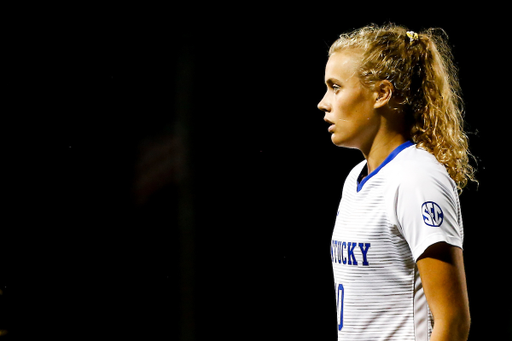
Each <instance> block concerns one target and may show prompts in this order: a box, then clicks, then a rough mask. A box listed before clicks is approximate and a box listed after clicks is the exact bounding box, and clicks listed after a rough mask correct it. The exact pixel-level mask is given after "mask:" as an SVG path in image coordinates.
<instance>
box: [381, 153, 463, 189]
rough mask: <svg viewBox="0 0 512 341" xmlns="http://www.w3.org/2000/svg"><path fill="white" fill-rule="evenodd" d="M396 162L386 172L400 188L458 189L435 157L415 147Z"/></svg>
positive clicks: (400, 156) (396, 159) (399, 156)
mask: <svg viewBox="0 0 512 341" xmlns="http://www.w3.org/2000/svg"><path fill="white" fill-rule="evenodd" d="M394 161H395V162H391V163H390V164H389V165H388V166H389V167H388V169H387V170H386V172H387V173H388V175H389V176H390V177H391V178H392V179H393V181H392V182H393V183H394V184H395V185H396V186H398V187H402V188H404V187H405V188H408V189H411V190H424V189H427V188H428V189H433V188H432V186H434V187H435V188H439V187H443V188H444V189H445V190H449V191H452V190H454V189H456V188H457V186H456V184H455V182H454V181H453V180H452V179H451V178H450V176H449V175H448V172H447V171H446V168H445V167H444V166H443V165H442V164H441V163H439V162H438V161H437V159H436V158H435V156H434V155H432V154H430V153H429V152H427V151H426V150H424V149H421V148H417V147H416V146H415V145H414V146H411V147H409V148H407V149H405V150H403V151H402V152H401V153H400V154H399V155H397V157H396V158H395V160H394Z"/></svg>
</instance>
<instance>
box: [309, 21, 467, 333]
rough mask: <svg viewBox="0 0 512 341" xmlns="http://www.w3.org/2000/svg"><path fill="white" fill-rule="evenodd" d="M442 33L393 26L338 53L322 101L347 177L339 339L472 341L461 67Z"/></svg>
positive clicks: (342, 41) (340, 222) (346, 39)
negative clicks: (349, 152)
mask: <svg viewBox="0 0 512 341" xmlns="http://www.w3.org/2000/svg"><path fill="white" fill-rule="evenodd" d="M438 31H439V30H433V29H431V30H427V31H425V32H422V33H419V34H418V33H415V32H412V31H407V29H405V28H403V27H400V26H396V25H387V26H383V27H377V26H368V27H363V28H361V29H358V30H356V31H354V32H351V33H348V34H343V35H341V36H340V38H339V39H338V40H337V41H336V42H335V43H334V44H333V45H332V46H331V48H330V51H329V60H328V62H327V65H326V69H325V83H326V85H327V92H326V94H325V96H324V98H323V99H322V101H321V102H320V103H319V104H318V108H319V109H320V110H322V111H324V113H325V116H324V120H325V121H326V122H327V123H328V124H329V128H328V131H329V132H330V133H331V139H332V142H333V143H334V144H335V145H337V146H340V147H347V148H357V149H359V150H361V152H362V153H363V154H364V157H365V159H366V160H364V161H363V162H361V163H360V164H358V165H357V166H356V167H354V169H353V170H352V171H351V172H350V174H349V175H348V177H347V179H346V181H345V184H344V187H343V193H342V199H341V202H340V206H339V211H338V216H337V219H336V223H335V227H334V232H333V237H332V245H331V256H332V261H333V271H334V278H335V289H336V299H337V311H338V340H415V341H424V340H431V341H441V340H466V339H467V337H468V333H469V324H470V315H469V304H468V296H467V289H466V280H465V272H464V263H463V255H462V241H463V230H462V219H461V212H460V205H459V199H458V193H459V192H460V191H461V190H462V188H463V187H464V186H465V185H466V184H467V182H468V180H471V181H475V179H474V176H473V173H474V171H473V168H472V167H471V166H470V165H469V157H468V156H469V151H468V142H467V137H466V135H465V134H464V131H463V128H462V123H463V121H462V102H461V98H460V96H459V90H460V89H459V84H458V81H457V77H456V69H455V67H454V64H453V61H452V55H451V52H450V49H449V47H448V45H447V44H446V42H445V39H444V38H443V35H442V33H444V32H442V31H441V32H440V33H441V34H438Z"/></svg>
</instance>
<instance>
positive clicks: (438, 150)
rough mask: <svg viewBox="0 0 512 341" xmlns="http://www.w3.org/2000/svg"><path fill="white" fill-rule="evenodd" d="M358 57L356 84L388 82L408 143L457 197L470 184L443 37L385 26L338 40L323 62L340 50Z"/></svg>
mask: <svg viewBox="0 0 512 341" xmlns="http://www.w3.org/2000/svg"><path fill="white" fill-rule="evenodd" d="M347 48H351V49H358V50H360V51H362V60H361V64H360V68H359V78H360V79H361V82H362V83H363V84H365V85H367V86H372V84H374V83H375V82H377V81H379V80H388V81H390V82H391V83H392V84H393V86H394V93H393V97H395V98H396V99H397V100H398V102H399V103H400V104H399V106H398V108H396V109H397V110H402V111H403V112H404V113H405V117H406V119H407V120H408V123H409V124H410V138H411V139H412V141H413V142H414V143H416V144H417V147H420V148H423V149H425V150H427V151H428V152H430V153H431V154H433V155H434V156H435V157H436V159H437V160H438V161H439V162H440V163H441V164H443V165H444V166H445V167H446V170H447V171H448V174H449V175H450V177H451V178H452V179H453V180H454V181H455V183H456V184H457V188H458V189H459V191H462V189H463V188H464V187H465V186H466V184H467V183H468V181H469V180H470V181H475V182H476V179H475V177H474V173H475V170H474V168H473V167H472V166H471V165H470V164H469V158H470V156H471V153H470V152H469V148H468V137H467V135H466V134H465V132H464V128H463V124H464V120H463V102H462V99H461V96H460V94H461V89H460V85H459V81H458V77H457V68H456V67H455V65H454V63H453V56H452V53H451V49H450V47H449V46H448V44H447V35H446V33H445V32H444V31H443V30H442V29H428V30H426V31H423V32H420V33H414V32H411V31H408V30H407V29H406V28H405V27H402V26H398V25H394V24H388V25H385V26H375V25H371V26H365V27H362V28H360V29H357V30H355V31H352V32H350V33H345V34H342V35H341V36H340V37H339V39H338V40H336V41H335V42H334V43H333V44H332V46H331V48H330V50H329V56H331V55H332V54H333V53H335V52H337V51H340V50H343V49H347Z"/></svg>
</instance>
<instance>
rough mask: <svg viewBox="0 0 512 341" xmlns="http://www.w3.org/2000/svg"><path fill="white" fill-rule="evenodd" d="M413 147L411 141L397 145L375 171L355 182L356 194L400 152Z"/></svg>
mask: <svg viewBox="0 0 512 341" xmlns="http://www.w3.org/2000/svg"><path fill="white" fill-rule="evenodd" d="M412 145H414V143H413V142H412V141H406V142H404V143H402V144H401V145H399V146H398V147H396V148H395V150H393V151H392V152H391V154H389V155H388V157H387V158H386V159H385V160H384V161H383V162H382V163H381V164H380V166H379V167H377V169H375V170H374V171H373V172H371V173H370V174H368V175H367V176H366V177H365V178H364V179H363V181H361V182H359V180H357V192H359V191H360V190H362V189H363V186H364V184H365V183H366V182H367V181H368V180H370V179H371V178H372V177H373V176H374V175H376V174H377V173H378V172H379V171H380V170H381V169H382V167H384V166H385V165H387V164H388V163H390V162H391V161H392V160H393V159H394V158H395V157H396V156H397V155H398V154H399V153H400V152H401V151H402V150H404V149H405V148H408V147H410V146H412ZM367 167H368V164H366V167H365V168H367Z"/></svg>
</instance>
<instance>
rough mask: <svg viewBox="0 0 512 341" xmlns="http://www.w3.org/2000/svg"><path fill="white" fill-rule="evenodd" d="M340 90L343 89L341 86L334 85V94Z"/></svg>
mask: <svg viewBox="0 0 512 341" xmlns="http://www.w3.org/2000/svg"><path fill="white" fill-rule="evenodd" d="M340 89H341V86H339V85H338V84H333V85H332V90H333V91H334V93H337V92H338V91H340Z"/></svg>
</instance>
